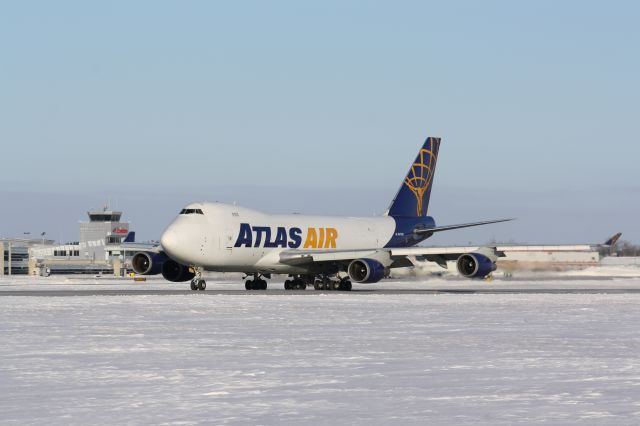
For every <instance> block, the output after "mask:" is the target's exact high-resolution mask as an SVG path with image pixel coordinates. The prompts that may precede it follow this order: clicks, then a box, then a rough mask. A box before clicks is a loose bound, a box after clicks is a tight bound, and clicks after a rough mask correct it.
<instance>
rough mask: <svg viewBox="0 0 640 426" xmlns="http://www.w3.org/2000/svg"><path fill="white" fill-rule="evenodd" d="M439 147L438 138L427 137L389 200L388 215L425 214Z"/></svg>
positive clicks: (412, 215) (413, 215)
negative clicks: (392, 197)
mask: <svg viewBox="0 0 640 426" xmlns="http://www.w3.org/2000/svg"><path fill="white" fill-rule="evenodd" d="M439 149H440V138H431V137H430V138H427V140H426V141H425V143H424V145H423V146H422V148H421V149H420V152H419V153H418V156H417V157H416V160H415V161H414V162H413V164H412V165H411V169H410V170H409V173H408V174H407V177H406V178H405V179H404V182H403V183H402V186H401V187H400V190H399V191H398V193H397V194H396V197H395V198H394V199H393V201H392V202H391V207H389V211H388V213H387V214H388V215H389V216H410V217H422V216H426V215H427V209H428V208H429V198H431V186H432V185H433V175H434V173H435V172H436V162H437V160H438V151H439Z"/></svg>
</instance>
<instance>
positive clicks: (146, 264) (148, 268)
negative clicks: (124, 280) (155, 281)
mask: <svg viewBox="0 0 640 426" xmlns="http://www.w3.org/2000/svg"><path fill="white" fill-rule="evenodd" d="M167 260H169V258H168V257H167V256H166V255H165V254H164V253H151V252H146V251H141V252H138V253H136V254H134V255H133V257H132V258H131V268H132V269H133V272H135V273H136V274H138V275H157V274H159V273H160V272H162V265H163V264H164V262H166V261H167Z"/></svg>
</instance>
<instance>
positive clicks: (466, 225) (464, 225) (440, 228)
mask: <svg viewBox="0 0 640 426" xmlns="http://www.w3.org/2000/svg"><path fill="white" fill-rule="evenodd" d="M512 220H515V219H498V220H486V221H484V222H473V223H461V224H459V225H448V226H437V227H435V228H424V229H416V230H414V231H413V232H414V233H416V234H418V235H420V234H433V233H434V232H441V231H450V230H452V229H462V228H471V227H472V226H481V225H489V224H492V223H500V222H509V221H512Z"/></svg>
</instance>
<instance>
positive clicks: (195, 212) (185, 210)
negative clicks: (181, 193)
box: [180, 209, 204, 214]
mask: <svg viewBox="0 0 640 426" xmlns="http://www.w3.org/2000/svg"><path fill="white" fill-rule="evenodd" d="M180 214H204V213H203V212H202V210H200V209H182V211H180Z"/></svg>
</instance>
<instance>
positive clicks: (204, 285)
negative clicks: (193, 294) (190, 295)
mask: <svg viewBox="0 0 640 426" xmlns="http://www.w3.org/2000/svg"><path fill="white" fill-rule="evenodd" d="M206 288H207V282H206V281H205V280H199V281H198V290H200V291H204V290H205V289H206Z"/></svg>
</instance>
